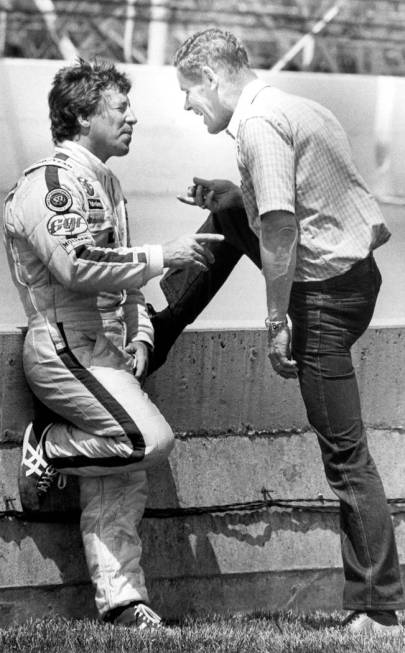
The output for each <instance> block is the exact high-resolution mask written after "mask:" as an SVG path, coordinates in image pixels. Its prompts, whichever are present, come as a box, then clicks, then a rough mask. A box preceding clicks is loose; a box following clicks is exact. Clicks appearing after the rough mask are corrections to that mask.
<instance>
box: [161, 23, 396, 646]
mask: <svg viewBox="0 0 405 653" xmlns="http://www.w3.org/2000/svg"><path fill="white" fill-rule="evenodd" d="M175 65H176V67H177V74H178V80H179V84H180V88H181V90H182V91H183V92H184V93H185V96H186V98H185V106H184V108H185V109H186V110H187V111H194V113H196V114H197V115H199V116H202V118H203V121H204V124H205V126H206V128H207V130H208V132H209V133H210V134H217V133H219V132H221V131H223V130H227V132H228V134H229V135H230V136H231V137H232V138H233V139H234V140H235V145H236V156H237V162H238V167H239V171H240V175H241V188H239V187H237V186H235V185H234V184H232V183H231V182H228V181H224V180H205V179H200V178H195V179H194V181H195V187H194V190H193V195H194V201H195V203H196V204H197V205H199V206H201V207H203V208H208V209H209V210H210V211H212V213H211V214H210V216H209V218H208V220H207V222H206V223H205V224H204V225H203V227H202V229H201V230H200V231H216V232H219V233H222V234H224V235H225V241H224V242H223V243H216V244H215V243H213V244H212V250H213V251H215V253H216V256H215V262H214V263H213V264H212V265H211V266H210V271H209V273H208V274H204V275H202V274H200V273H199V272H198V271H197V272H193V271H190V272H188V271H185V272H184V273H183V272H174V273H173V274H171V273H169V274H168V275H167V277H166V278H165V279H164V280H163V282H162V288H163V290H164V292H165V294H166V296H167V298H168V301H169V306H168V308H166V309H165V310H164V311H162V312H161V313H158V314H157V315H156V316H155V317H154V320H153V322H154V326H155V330H156V337H157V343H158V345H160V347H159V350H158V351H156V355H155V362H154V365H155V367H157V366H158V365H159V364H160V363H161V362H162V360H164V358H165V355H166V353H167V350H168V348H169V347H170V345H171V344H172V342H173V341H174V340H175V338H176V337H177V335H178V334H179V332H180V331H181V329H182V328H184V326H185V325H186V324H187V323H190V322H192V321H193V320H194V319H195V317H196V316H197V315H198V314H199V313H200V312H201V311H202V309H203V308H204V306H205V305H206V304H207V303H208V301H209V300H210V298H211V297H212V296H213V294H214V293H215V292H216V291H217V290H218V288H219V287H220V286H221V284H222V283H223V282H224V281H225V279H226V278H227V276H228V275H229V273H230V272H231V270H232V268H233V266H234V265H235V263H236V262H237V261H238V259H239V258H240V256H241V255H242V254H243V253H245V254H247V255H248V256H250V258H251V259H252V260H253V261H254V263H256V265H257V266H258V267H260V268H261V269H262V272H263V275H264V278H265V283H266V297H267V311H268V313H267V317H266V320H265V324H266V327H267V329H268V355H269V358H270V362H271V365H272V367H273V369H274V370H275V372H276V373H277V374H278V375H280V376H282V377H284V378H294V377H296V376H298V379H299V383H300V388H301V393H302V397H303V400H304V403H305V406H306V410H307V415H308V420H309V422H310V424H311V425H312V427H313V429H314V431H315V432H316V434H317V437H318V441H319V445H320V448H321V452H322V458H323V463H324V467H325V473H326V476H327V479H328V482H329V484H330V486H331V488H332V490H333V491H334V492H335V494H336V495H337V496H338V497H339V500H340V507H341V543H342V556H343V568H344V574H345V588H344V598H343V603H344V607H345V608H346V609H348V610H351V611H352V614H351V615H350V618H349V619H348V620H347V626H348V628H350V629H351V630H352V631H353V632H360V631H361V632H364V631H385V630H387V631H389V632H391V633H393V634H398V633H399V632H400V630H399V626H398V621H397V617H396V612H395V611H396V610H397V609H401V608H404V607H405V603H404V597H403V589H402V586H401V580H400V572H399V565H398V556H397V550H396V544H395V540H394V533H393V526H392V522H391V517H390V514H389V510H388V506H387V501H386V497H385V494H384V489H383V486H382V483H381V480H380V477H379V474H378V471H377V469H376V466H375V464H374V461H373V459H372V457H371V455H370V453H369V450H368V446H367V440H366V433H365V430H364V427H363V423H362V418H361V410H360V399H359V393H358V388H357V382H356V377H355V372H354V369H353V364H352V360H351V354H350V348H351V346H352V345H353V343H354V342H355V341H356V340H357V339H358V338H359V336H360V335H361V334H362V333H363V332H364V331H365V329H366V328H367V326H368V324H369V322H370V319H371V317H372V314H373V310H374V306H375V302H376V298H377V294H378V291H379V287H380V283H381V277H380V273H379V271H378V268H377V266H376V263H375V261H374V258H373V254H372V252H373V250H374V249H376V248H377V247H379V246H380V245H382V244H384V243H385V242H386V241H387V240H388V238H389V236H390V233H389V231H388V229H387V227H386V225H385V223H384V220H383V217H382V215H381V213H380V211H379V209H378V206H377V204H376V202H375V200H374V199H373V197H372V196H371V195H370V193H369V191H368V189H367V187H366V185H365V183H364V181H363V179H362V178H361V177H360V175H359V174H358V172H357V170H356V168H355V167H354V165H353V162H352V158H351V153H350V149H349V145H348V142H347V138H346V136H345V133H344V131H343V129H342V127H341V125H340V124H339V123H338V121H337V120H336V118H335V117H334V116H333V115H332V114H331V113H330V111H328V110H326V109H325V108H324V107H322V106H320V105H319V104H317V103H316V102H312V101H310V100H307V99H304V98H300V97H297V96H294V95H291V94H288V93H284V92H282V91H280V90H278V89H276V88H274V87H271V86H269V85H268V84H266V83H265V82H263V81H261V80H260V79H258V78H257V77H256V75H255V73H254V72H253V71H252V70H251V69H250V68H249V64H248V57H247V53H246V50H245V49H244V47H243V45H242V44H241V43H240V42H239V41H238V40H237V39H236V38H235V37H234V36H233V35H232V34H230V33H228V32H223V31H221V30H219V29H209V30H206V31H203V32H199V33H197V34H194V35H193V36H191V37H190V38H189V39H188V40H187V41H186V42H185V43H184V44H183V45H182V46H181V47H180V48H179V50H178V52H177V54H176V58H175ZM287 314H288V315H289V317H290V319H291V323H292V333H291V330H290V326H289V323H288V322H287Z"/></svg>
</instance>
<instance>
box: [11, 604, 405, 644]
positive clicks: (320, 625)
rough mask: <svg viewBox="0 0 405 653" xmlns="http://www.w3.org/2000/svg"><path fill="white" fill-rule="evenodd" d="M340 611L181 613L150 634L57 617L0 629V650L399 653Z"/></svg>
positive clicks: (390, 641) (386, 641) (389, 640)
mask: <svg viewBox="0 0 405 653" xmlns="http://www.w3.org/2000/svg"><path fill="white" fill-rule="evenodd" d="M342 619H343V615H342V613H338V612H335V613H332V614H327V613H324V612H316V613H312V614H309V615H299V614H295V613H292V612H284V613H279V614H273V615H270V614H269V615H266V614H256V615H250V616H240V615H239V616H236V617H222V616H211V617H208V616H207V617H201V618H198V619H196V618H186V619H185V620H184V621H183V622H181V623H176V624H172V625H169V626H165V627H163V628H161V629H160V630H159V631H156V632H155V633H153V634H151V633H138V632H133V631H131V630H129V629H125V628H122V627H113V626H111V625H103V624H99V623H97V622H93V621H89V620H83V621H73V620H68V619H65V618H62V617H52V618H48V619H41V620H30V621H27V622H26V623H24V624H22V625H19V626H12V627H10V628H6V629H0V651H1V653H17V652H18V653H79V652H81V651H83V652H85V653H349V652H353V653H382V652H384V653H398V652H399V651H405V639H403V640H402V639H401V640H395V639H394V640H393V639H390V638H389V636H386V635H383V636H382V635H380V636H377V637H374V638H370V637H367V638H366V637H359V636H357V637H353V636H350V635H349V634H348V633H346V632H345V631H344V630H343V629H342V627H341V622H342Z"/></svg>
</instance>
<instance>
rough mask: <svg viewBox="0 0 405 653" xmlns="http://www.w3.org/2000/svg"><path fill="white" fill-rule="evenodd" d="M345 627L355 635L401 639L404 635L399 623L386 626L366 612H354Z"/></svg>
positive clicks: (346, 621)
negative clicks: (387, 636) (379, 635)
mask: <svg viewBox="0 0 405 653" xmlns="http://www.w3.org/2000/svg"><path fill="white" fill-rule="evenodd" d="M345 626H346V628H347V630H348V631H349V632H351V633H352V634H353V635H358V634H364V635H376V634H387V635H391V636H392V637H401V636H402V635H403V632H404V631H403V629H402V626H400V625H399V624H398V623H396V624H392V625H389V626H386V625H384V624H380V623H379V622H378V621H376V620H375V619H373V618H372V617H370V616H369V615H368V614H367V613H366V612H353V613H352V614H351V615H349V617H348V618H347V619H346V620H345Z"/></svg>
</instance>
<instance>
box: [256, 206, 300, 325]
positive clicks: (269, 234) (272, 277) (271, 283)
mask: <svg viewBox="0 0 405 653" xmlns="http://www.w3.org/2000/svg"><path fill="white" fill-rule="evenodd" d="M297 239H298V229H297V222H296V218H295V216H294V215H293V214H292V213H289V212H287V211H271V212H269V213H266V214H264V215H263V216H261V235H260V253H261V259H262V269H263V275H264V278H265V282H266V298H267V310H268V317H269V319H270V320H271V321H274V322H276V321H281V320H284V319H285V317H286V314H287V310H288V304H289V301H290V293H291V286H292V282H293V279H294V272H295V266H296V251H297Z"/></svg>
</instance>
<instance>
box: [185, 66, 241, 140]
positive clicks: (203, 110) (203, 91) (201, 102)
mask: <svg viewBox="0 0 405 653" xmlns="http://www.w3.org/2000/svg"><path fill="white" fill-rule="evenodd" d="M177 79H178V81H179V84H180V89H181V90H182V91H183V92H184V93H185V94H186V99H185V102H184V109H185V110H186V111H194V113H195V114H196V115H197V116H203V120H204V124H205V126H206V127H207V130H208V132H209V133H210V134H218V133H219V132H221V131H223V130H224V129H226V128H227V126H228V124H229V121H230V119H231V117H232V112H230V111H229V110H228V109H227V108H226V107H225V106H224V105H223V104H222V103H221V101H220V96H219V93H218V87H217V86H216V85H214V84H213V83H212V81H210V80H209V79H208V78H207V77H206V76H203V77H202V79H201V81H196V80H195V79H192V78H190V77H186V76H185V75H184V74H183V73H181V72H180V70H178V71H177Z"/></svg>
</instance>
